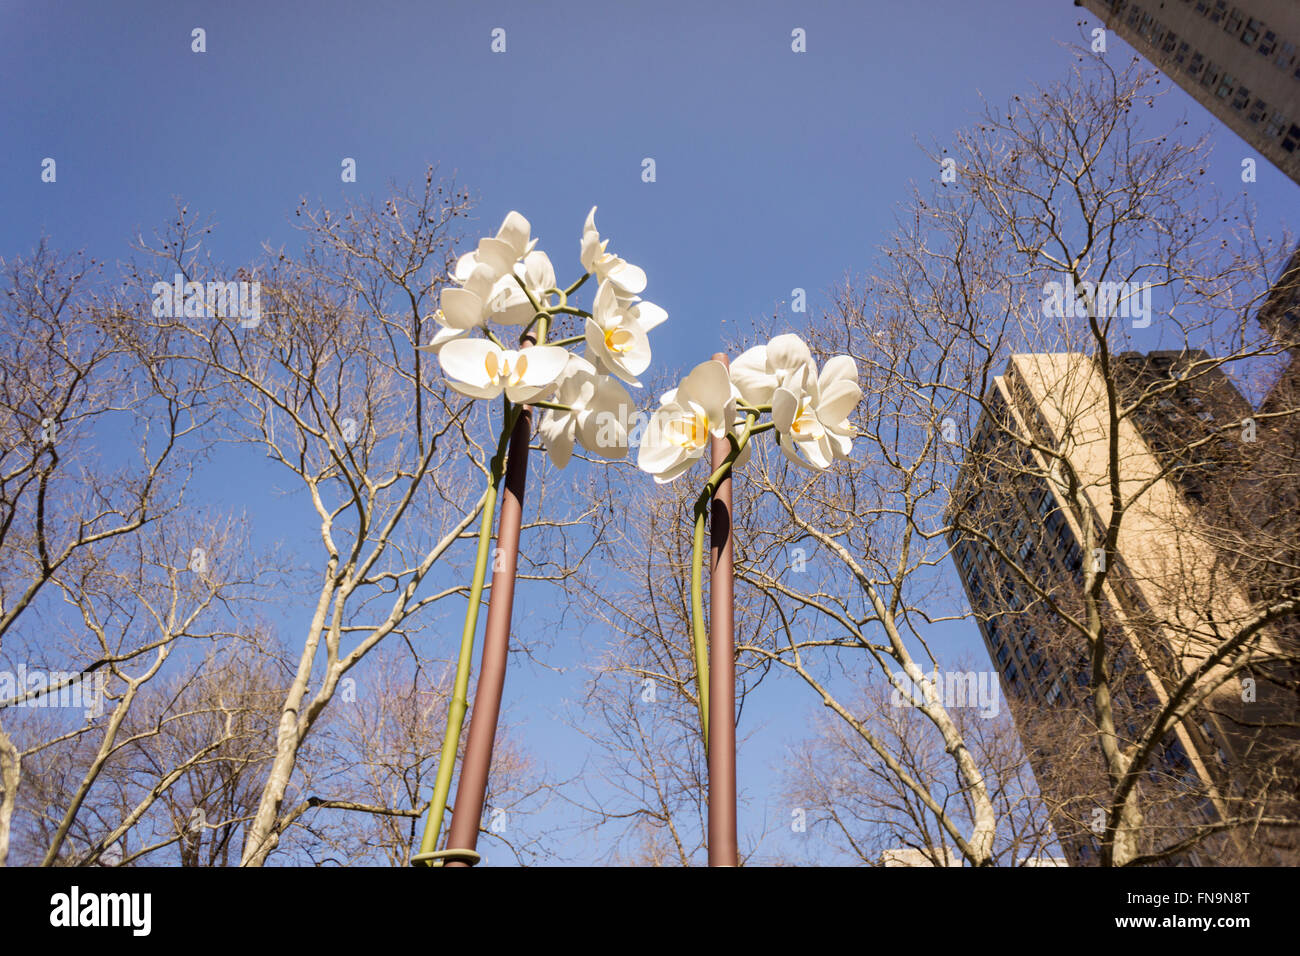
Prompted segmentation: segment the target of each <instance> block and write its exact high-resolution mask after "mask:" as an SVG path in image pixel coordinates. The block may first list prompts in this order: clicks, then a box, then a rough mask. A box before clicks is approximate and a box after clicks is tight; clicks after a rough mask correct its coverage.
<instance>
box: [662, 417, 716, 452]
mask: <svg viewBox="0 0 1300 956" xmlns="http://www.w3.org/2000/svg"><path fill="white" fill-rule="evenodd" d="M665 431H666V432H667V436H668V440H669V441H670V442H672V443H673V444H674V445H677V446H678V447H679V448H691V449H694V448H699V447H700V446H701V445H703V444H704V439H705V438H707V437H708V434H709V422H708V419H706V418H705V417H704V416H703V415H700V414H698V413H697V414H694V415H683V416H682V417H681V418H674V419H673V420H672V421H670V422H669V423H668V427H667V428H666V429H665Z"/></svg>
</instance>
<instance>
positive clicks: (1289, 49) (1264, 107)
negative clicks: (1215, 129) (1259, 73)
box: [1110, 0, 1300, 153]
mask: <svg viewBox="0 0 1300 956" xmlns="http://www.w3.org/2000/svg"><path fill="white" fill-rule="evenodd" d="M1191 2H1192V0H1183V3H1184V4H1187V5H1190V4H1191ZM1126 6H1128V3H1127V0H1110V8H1111V10H1112V11H1113V12H1114V13H1115V14H1116V15H1118V14H1119V13H1121V12H1122V11H1123V10H1124V9H1125V7H1126ZM1195 9H1196V12H1197V13H1199V14H1201V15H1202V16H1204V17H1206V18H1207V19H1208V20H1209V21H1210V22H1211V23H1215V24H1219V23H1222V25H1223V29H1224V31H1225V32H1227V33H1229V34H1230V35H1232V36H1235V37H1237V38H1238V39H1239V40H1240V41H1241V42H1242V43H1243V44H1245V45H1246V46H1249V47H1253V48H1254V50H1255V52H1256V53H1258V54H1260V55H1261V56H1264V57H1265V58H1268V59H1269V60H1271V62H1272V63H1273V65H1274V66H1275V67H1277V68H1278V69H1279V70H1282V71H1284V72H1287V73H1290V74H1291V76H1292V78H1294V79H1296V80H1300V57H1297V55H1296V45H1295V44H1294V43H1292V42H1290V41H1288V40H1282V39H1281V38H1279V37H1278V35H1277V34H1276V33H1275V32H1274V31H1273V30H1270V29H1268V28H1267V25H1266V24H1265V23H1264V22H1263V21H1262V20H1259V19H1256V18H1254V17H1248V16H1246V15H1245V14H1243V13H1242V12H1241V11H1240V10H1238V9H1237V8H1236V6H1233V5H1231V4H1229V3H1227V2H1226V0H1214V2H1211V0H1196V4H1195ZM1126 22H1127V24H1128V26H1129V28H1130V29H1131V30H1132V31H1133V32H1134V33H1136V34H1137V35H1139V36H1141V37H1142V38H1143V39H1145V40H1146V41H1147V42H1148V43H1149V44H1150V45H1151V48H1152V49H1153V50H1159V51H1160V52H1161V53H1163V54H1164V55H1165V57H1167V58H1171V59H1172V60H1173V62H1174V63H1175V64H1176V65H1177V66H1178V67H1181V68H1182V70H1183V71H1184V72H1185V73H1186V74H1187V75H1188V76H1189V77H1191V78H1192V79H1194V80H1198V81H1199V82H1200V84H1201V85H1202V86H1204V87H1206V88H1207V89H1208V90H1210V91H1211V93H1212V95H1213V96H1214V97H1215V98H1216V99H1220V100H1224V101H1225V102H1228V103H1229V105H1230V106H1231V107H1232V109H1233V110H1235V111H1236V112H1238V113H1240V114H1241V115H1242V116H1244V117H1245V119H1246V121H1247V122H1249V123H1251V124H1252V125H1255V126H1263V130H1264V138H1265V139H1268V140H1278V141H1280V145H1281V147H1282V149H1283V150H1285V151H1286V152H1288V153H1293V152H1295V151H1296V149H1297V148H1300V125H1297V124H1295V123H1293V122H1292V121H1291V119H1290V118H1289V117H1288V116H1286V115H1285V114H1283V113H1281V112H1279V111H1278V110H1276V109H1273V108H1271V107H1270V106H1269V104H1268V103H1267V102H1265V101H1264V100H1263V99H1261V98H1260V97H1258V96H1256V97H1252V96H1251V92H1250V90H1249V88H1247V87H1245V86H1242V85H1240V84H1239V82H1238V80H1237V78H1236V77H1235V76H1233V75H1232V74H1231V73H1228V72H1226V71H1225V70H1223V69H1222V68H1220V67H1219V66H1218V65H1217V64H1215V63H1214V62H1213V61H1212V60H1206V59H1205V56H1204V54H1202V53H1201V52H1200V51H1199V50H1194V49H1193V48H1192V46H1191V44H1189V43H1188V42H1187V41H1186V40H1183V39H1182V38H1180V37H1179V36H1178V34H1177V33H1175V32H1174V31H1173V30H1171V29H1169V28H1168V27H1166V26H1165V25H1164V24H1163V23H1161V22H1160V21H1159V20H1157V19H1156V18H1155V17H1154V16H1152V15H1151V14H1150V13H1147V12H1146V11H1145V10H1144V9H1143V8H1142V7H1140V6H1133V7H1130V8H1129V10H1128V17H1127V19H1126ZM1256 41H1258V44H1257V43H1256ZM1229 98H1231V99H1229Z"/></svg>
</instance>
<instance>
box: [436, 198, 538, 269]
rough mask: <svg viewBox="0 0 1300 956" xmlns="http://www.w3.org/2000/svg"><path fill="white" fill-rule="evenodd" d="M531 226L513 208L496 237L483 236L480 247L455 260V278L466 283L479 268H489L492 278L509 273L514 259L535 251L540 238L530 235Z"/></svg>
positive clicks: (516, 260) (507, 214)
mask: <svg viewBox="0 0 1300 956" xmlns="http://www.w3.org/2000/svg"><path fill="white" fill-rule="evenodd" d="M531 232H532V226H531V225H530V224H529V222H528V220H527V219H525V218H524V217H523V216H521V215H520V214H519V213H517V212H514V211H513V210H511V211H510V212H508V213H506V218H505V219H504V220H503V221H502V223H501V228H500V229H498V230H497V234H496V238H494V239H480V240H479V241H478V248H477V249H475V250H474V251H473V252H467V253H465V254H464V255H463V256H461V257H460V258H459V259H457V260H456V268H455V269H453V270H452V278H453V279H455V280H456V281H457V282H459V283H460V284H461V285H464V284H465V283H466V282H467V281H468V280H469V277H470V276H471V275H472V274H473V273H474V272H475V271H476V270H477V269H479V268H486V270H487V272H488V274H489V275H491V276H492V278H493V280H496V279H499V278H501V277H502V276H509V275H510V273H511V272H513V271H514V267H515V263H516V262H518V261H519V260H520V259H522V258H524V257H525V256H526V255H528V254H529V253H530V252H532V251H533V246H535V245H537V240H536V239H532V238H530V233H531Z"/></svg>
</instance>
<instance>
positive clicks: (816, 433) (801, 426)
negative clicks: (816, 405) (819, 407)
mask: <svg viewBox="0 0 1300 956" xmlns="http://www.w3.org/2000/svg"><path fill="white" fill-rule="evenodd" d="M790 432H791V433H792V434H793V435H794V436H795V437H796V438H800V437H805V438H818V437H820V436H821V433H822V423H821V422H820V421H818V420H817V415H816V414H815V413H814V412H813V410H812V405H811V403H810V402H809V401H808V400H807V399H804V401H803V403H802V404H801V405H800V406H799V414H798V415H796V416H795V418H794V421H793V422H792V423H791V424H790Z"/></svg>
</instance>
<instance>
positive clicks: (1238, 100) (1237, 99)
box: [1232, 86, 1250, 113]
mask: <svg viewBox="0 0 1300 956" xmlns="http://www.w3.org/2000/svg"><path fill="white" fill-rule="evenodd" d="M1249 102H1250V90H1248V89H1246V88H1245V87H1244V86H1239V87H1237V95H1236V96H1234V97H1233V98H1232V108H1233V109H1234V110H1236V111H1237V112H1238V113H1240V112H1242V111H1243V110H1244V109H1245V108H1246V104H1248V103H1249Z"/></svg>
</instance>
